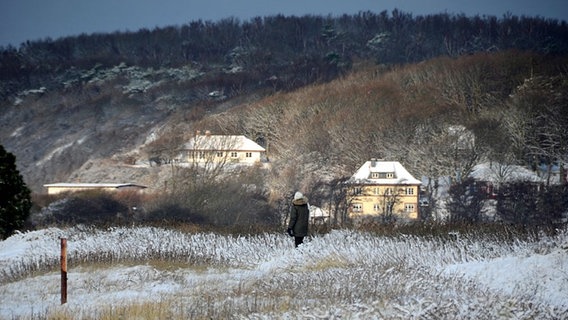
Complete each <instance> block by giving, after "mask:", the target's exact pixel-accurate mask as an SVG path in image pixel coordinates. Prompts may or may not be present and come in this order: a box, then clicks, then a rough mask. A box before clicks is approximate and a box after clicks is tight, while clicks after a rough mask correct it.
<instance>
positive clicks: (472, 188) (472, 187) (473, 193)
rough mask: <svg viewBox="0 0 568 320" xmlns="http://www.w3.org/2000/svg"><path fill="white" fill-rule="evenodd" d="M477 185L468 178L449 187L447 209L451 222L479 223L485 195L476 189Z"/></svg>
mask: <svg viewBox="0 0 568 320" xmlns="http://www.w3.org/2000/svg"><path fill="white" fill-rule="evenodd" d="M477 184H478V183H477V182H476V181H475V180H473V179H472V178H468V179H466V180H464V181H462V182H460V183H456V184H454V185H452V186H451V187H450V190H449V195H450V199H449V202H448V209H449V211H450V220H451V221H452V222H467V223H475V222H480V221H481V219H482V209H483V204H484V200H485V199H486V195H485V194H484V193H483V192H481V191H480V190H479V188H478V185H477Z"/></svg>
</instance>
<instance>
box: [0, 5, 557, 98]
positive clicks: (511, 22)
mask: <svg viewBox="0 0 568 320" xmlns="http://www.w3.org/2000/svg"><path fill="white" fill-rule="evenodd" d="M567 32H568V26H567V25H566V23H560V22H559V21H555V20H547V19H544V18H532V17H520V18H519V17H517V16H512V15H511V16H506V17H503V18H501V19H497V18H496V17H492V16H487V17H486V16H483V17H479V16H475V17H466V16H464V15H450V14H447V13H441V14H435V15H428V16H417V17H413V16H412V15H411V14H408V13H404V12H401V11H399V10H394V11H393V12H391V13H390V14H389V13H388V12H387V11H383V12H380V13H374V12H369V11H367V12H361V13H359V14H355V15H343V16H341V17H338V18H333V17H325V18H323V17H318V16H303V17H295V16H283V15H277V16H269V17H263V18H261V17H256V18H253V19H251V20H249V21H243V22H242V21H239V20H238V19H235V18H229V19H223V20H220V21H218V22H215V23H212V22H203V21H201V20H199V21H193V22H190V23H188V24H184V25H182V26H170V27H164V28H155V29H153V30H148V29H141V30H139V31H136V32H115V33H112V34H101V33H98V34H93V35H85V34H83V35H79V36H72V37H66V38H61V39H56V40H51V39H47V40H40V41H33V42H32V41H28V42H26V43H24V44H22V45H21V47H20V48H19V49H18V50H16V49H15V48H11V47H8V48H0V79H2V80H6V81H8V80H9V81H10V82H13V87H12V88H9V87H5V88H0V89H1V90H0V97H5V96H7V95H9V94H10V93H11V92H10V91H13V90H15V89H17V87H18V86H27V87H38V84H40V83H45V79H48V78H49V77H50V76H49V75H50V74H53V73H56V72H58V70H67V69H69V68H72V67H73V68H77V69H83V70H88V69H91V68H93V67H94V66H95V65H97V64H98V65H102V66H103V67H109V66H114V65H118V64H120V63H121V62H124V63H126V64H127V65H137V66H141V67H152V68H159V67H162V66H168V67H179V66H182V65H187V64H198V65H205V66H207V65H215V64H217V65H220V64H223V63H229V64H230V65H231V67H233V66H238V67H243V68H244V69H246V70H250V71H252V73H253V74H256V76H255V78H257V79H258V80H262V79H266V78H268V77H270V76H272V75H278V76H279V77H280V76H282V75H284V74H286V73H292V74H293V75H294V76H293V78H295V79H297V80H299V81H302V82H308V83H309V82H311V81H314V80H325V79H326V78H327V79H329V77H334V76H337V75H340V74H342V72H343V71H344V70H345V69H349V68H350V66H351V61H352V60H354V59H358V58H363V59H373V60H375V61H377V62H378V63H380V64H399V63H408V62H416V61H422V60H426V59H430V58H433V57H438V56H442V55H449V56H458V55H463V54H472V53H475V52H488V51H496V50H508V49H519V50H527V51H535V52H540V53H544V54H563V53H566V52H567V51H568V41H566V39H567V38H566V34H567ZM259 48H262V49H259ZM37 61H42V63H41V64H39V65H38V64H37V63H36V62H37ZM308 61H309V63H308V64H309V68H308V67H306V66H305V64H306V62H308ZM314 66H316V67H314ZM290 85H292V84H290Z"/></svg>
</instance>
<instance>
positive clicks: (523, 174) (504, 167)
mask: <svg viewBox="0 0 568 320" xmlns="http://www.w3.org/2000/svg"><path fill="white" fill-rule="evenodd" d="M469 176H470V177H472V178H474V179H475V180H478V181H487V182H491V183H508V182H522V181H525V182H536V183H542V182H544V181H545V180H544V179H543V178H541V177H539V176H538V174H536V173H535V172H533V171H531V170H529V169H527V168H525V167H522V166H518V165H508V164H501V163H497V162H485V163H481V164H478V165H476V166H475V167H473V170H472V171H471V173H470V175H469Z"/></svg>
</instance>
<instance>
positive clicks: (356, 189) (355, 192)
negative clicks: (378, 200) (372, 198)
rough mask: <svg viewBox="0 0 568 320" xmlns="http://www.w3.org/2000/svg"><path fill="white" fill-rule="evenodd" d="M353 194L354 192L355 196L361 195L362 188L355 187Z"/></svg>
mask: <svg viewBox="0 0 568 320" xmlns="http://www.w3.org/2000/svg"><path fill="white" fill-rule="evenodd" d="M352 192H353V194H354V195H359V194H361V192H362V190H361V187H353V191H352Z"/></svg>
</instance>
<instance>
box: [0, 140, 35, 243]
mask: <svg viewBox="0 0 568 320" xmlns="http://www.w3.org/2000/svg"><path fill="white" fill-rule="evenodd" d="M31 207H32V201H31V197H30V190H29V189H28V187H27V186H26V184H25V183H24V179H23V177H22V175H21V174H20V172H19V171H18V170H17V168H16V157H15V156H14V155H13V154H12V153H10V152H7V151H6V150H5V149H4V147H3V146H2V145H0V236H1V237H2V239H5V238H7V237H8V236H10V235H11V234H12V233H13V232H14V231H15V230H18V229H20V228H22V227H23V226H24V223H25V222H26V219H27V218H28V216H29V214H30V209H31Z"/></svg>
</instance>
